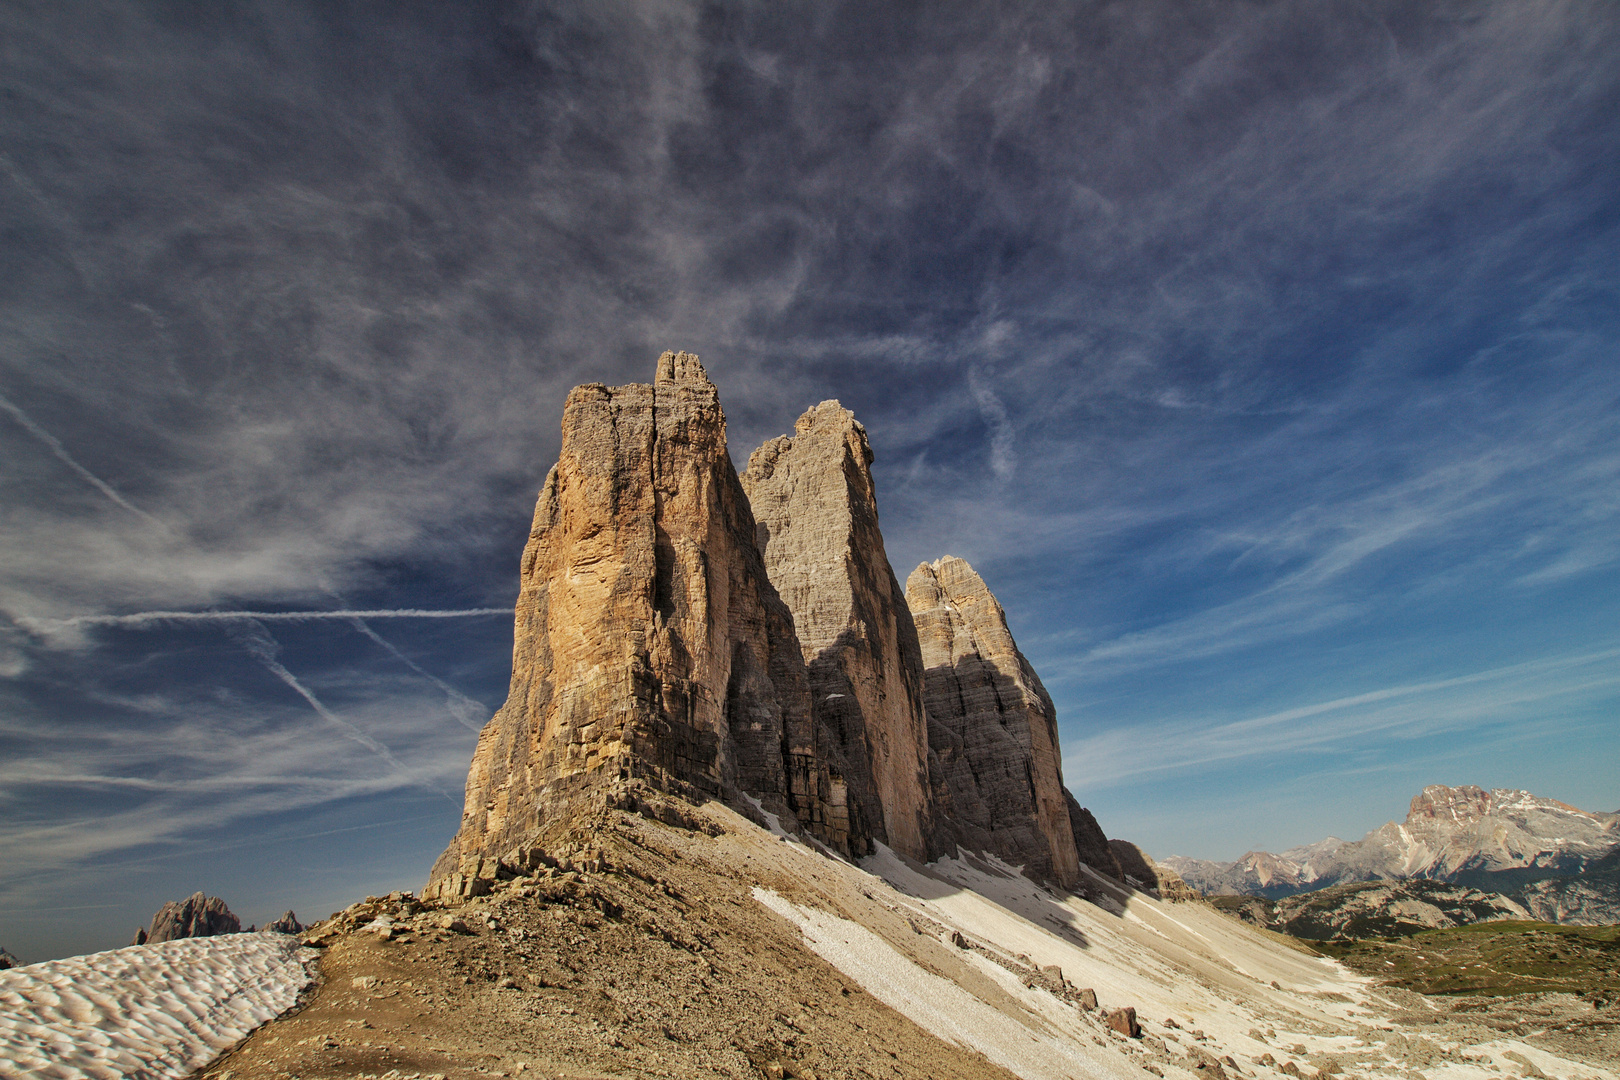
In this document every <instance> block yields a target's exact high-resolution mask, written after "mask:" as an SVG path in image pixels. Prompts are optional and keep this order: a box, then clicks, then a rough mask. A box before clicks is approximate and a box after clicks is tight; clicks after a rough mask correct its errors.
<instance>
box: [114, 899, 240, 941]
mask: <svg viewBox="0 0 1620 1080" xmlns="http://www.w3.org/2000/svg"><path fill="white" fill-rule="evenodd" d="M241 929H242V920H241V919H238V918H237V917H236V916H235V915H232V914H231V909H230V908H228V907H226V906H225V901H223V900H221V899H220V898H219V897H217V896H204V895H203V894H202V893H200V892H196V893H192V894H191V895H190V896H188V897H186V898H185V899H184V900H171V901H169V902H168V903H167V904H164V905H163V906H162V907H160V908H158V911H157V914H156V915H153V916H152V925H151V926H150V927H148V928H147V929H146V930H144V931H139V932H137V933H136V935H135V944H137V945H144V944H148V943H153V944H155V943H157V942H159V941H177V940H179V939H180V938H194V937H216V936H218V935H220V934H235V933H238V932H240V931H241Z"/></svg>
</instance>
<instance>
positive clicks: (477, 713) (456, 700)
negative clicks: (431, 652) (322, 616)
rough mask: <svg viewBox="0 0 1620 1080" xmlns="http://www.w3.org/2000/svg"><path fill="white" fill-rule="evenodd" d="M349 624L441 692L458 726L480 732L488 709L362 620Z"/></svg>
mask: <svg viewBox="0 0 1620 1080" xmlns="http://www.w3.org/2000/svg"><path fill="white" fill-rule="evenodd" d="M350 623H351V624H352V625H353V626H354V628H355V629H356V630H358V631H360V632H361V633H362V634H364V635H366V637H368V638H370V639H371V640H372V641H375V642H376V643H377V644H378V645H381V646H382V647H383V648H384V649H387V650H388V652H389V653H390V654H392V655H393V657H394V658H395V659H396V660H398V661H399V662H400V663H402V664H404V665H405V666H406V667H408V668H410V669H411V670H412V671H414V672H416V673H417V674H418V675H420V676H422V678H424V679H426V680H427V681H428V682H430V683H432V684H433V685H434V686H437V687H438V688H439V689H440V690H442V691H443V692H444V696H445V698H446V699H447V704H448V705H449V708H450V715H451V716H453V717H455V718H456V722H457V723H458V724H460V725H461V726H462V727H464V728H466V729H467V730H468V731H479V730H482V728H483V726H484V725H483V721H484V720H488V719H489V716H488V712H489V710H488V709H486V708H484V706H483V705H481V704H479V703H478V702H476V701H474V700H473V699H472V698H470V697H468V696H467V695H466V694H463V693H462V692H461V691H460V690H457V689H456V688H455V687H453V686H451V685H450V684H449V683H447V682H445V681H444V680H443V679H441V678H439V677H438V676H437V675H435V674H433V673H432V672H431V671H428V670H426V669H425V668H423V667H422V666H421V665H420V664H418V663H417V662H416V661H415V660H412V659H411V658H410V657H408V656H406V655H405V654H404V653H402V652H400V651H399V650H398V649H397V648H395V647H394V643H393V642H391V641H389V640H388V639H387V638H385V637H383V636H382V635H381V634H379V633H377V631H375V630H373V629H372V628H371V627H370V626H368V625H367V624H366V621H365V620H364V619H361V618H355V619H351V620H350Z"/></svg>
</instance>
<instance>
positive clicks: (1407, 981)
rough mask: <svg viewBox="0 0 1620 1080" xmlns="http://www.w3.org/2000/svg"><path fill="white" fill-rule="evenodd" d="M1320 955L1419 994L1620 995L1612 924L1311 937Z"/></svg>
mask: <svg viewBox="0 0 1620 1080" xmlns="http://www.w3.org/2000/svg"><path fill="white" fill-rule="evenodd" d="M1310 944H1311V946H1312V947H1313V948H1314V949H1316V950H1317V951H1318V952H1320V953H1322V954H1323V955H1325V956H1331V957H1333V958H1334V959H1336V960H1340V961H1343V962H1344V963H1345V964H1346V965H1347V966H1349V967H1350V968H1352V969H1353V970H1355V971H1359V972H1361V973H1362V974H1364V975H1371V976H1373V977H1374V978H1376V979H1378V980H1379V981H1380V982H1384V983H1387V984H1389V985H1393V986H1401V987H1405V988H1406V989H1409V990H1416V991H1417V992H1418V993H1421V994H1454V995H1478V996H1482V997H1503V996H1507V995H1511V994H1529V993H1545V992H1551V991H1562V992H1565V993H1571V994H1579V995H1581V996H1583V997H1586V998H1588V999H1589V1000H1592V1001H1596V1002H1608V1001H1612V1000H1614V999H1615V997H1616V996H1617V994H1620V926H1560V925H1558V924H1556V923H1544V922H1489V923H1475V924H1473V925H1470V926H1459V927H1452V928H1450V929H1446V930H1425V931H1423V932H1421V933H1417V934H1411V935H1409V936H1406V937H1400V938H1359V939H1353V940H1349V941H1321V942H1317V941H1313V942H1311V943H1310Z"/></svg>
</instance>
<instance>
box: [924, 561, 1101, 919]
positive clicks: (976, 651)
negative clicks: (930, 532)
mask: <svg viewBox="0 0 1620 1080" xmlns="http://www.w3.org/2000/svg"><path fill="white" fill-rule="evenodd" d="M906 601H907V603H908V604H909V606H910V608H911V613H912V616H913V618H914V619H915V620H916V626H917V636H918V638H919V640H920V642H921V646H922V656H923V666H924V669H925V672H926V675H925V678H926V689H925V691H924V703H925V705H926V707H927V709H928V715H929V718H930V720H931V721H932V724H931V727H930V732H929V738H930V742H931V744H932V746H933V749H934V752H935V755H936V757H937V759H938V761H939V763H940V766H941V768H942V769H943V771H944V777H943V781H944V787H945V789H946V792H945V793H946V796H947V797H948V799H949V803H950V805H949V814H950V817H951V819H952V820H953V821H954V822H955V823H956V825H957V827H958V831H959V835H960V838H961V842H962V843H963V844H965V845H966V846H968V847H980V848H983V849H986V850H989V851H993V852H995V853H996V854H998V855H1000V856H1002V857H1003V858H1005V859H1006V860H1007V861H1009V862H1012V863H1018V864H1022V865H1023V866H1024V867H1025V870H1026V871H1027V872H1028V873H1029V874H1031V875H1032V876H1034V877H1037V878H1042V879H1045V880H1049V881H1053V882H1055V883H1057V884H1058V885H1061V886H1062V887H1064V888H1072V887H1074V885H1075V884H1076V883H1077V882H1078V881H1079V877H1080V865H1079V855H1078V852H1077V849H1076V846H1075V838H1074V832H1073V826H1072V825H1071V821H1070V811H1069V798H1068V796H1067V793H1066V792H1065V791H1064V789H1063V772H1062V765H1061V762H1060V759H1059V755H1058V734H1057V720H1056V712H1055V710H1054V709H1053V708H1052V699H1051V697H1049V696H1048V695H1047V693H1046V688H1045V687H1044V686H1042V685H1041V680H1040V678H1039V677H1037V676H1036V674H1035V670H1034V669H1033V668H1032V667H1030V665H1029V661H1027V660H1025V659H1024V655H1023V654H1022V653H1020V652H1019V651H1018V646H1017V645H1016V643H1014V641H1013V637H1012V632H1011V631H1010V630H1008V628H1007V618H1006V615H1005V613H1003V611H1002V610H1001V605H1000V604H999V603H997V602H996V598H995V597H994V596H992V595H991V594H990V590H989V589H988V588H987V587H986V586H985V584H984V580H983V579H982V578H980V577H979V575H978V574H977V573H975V572H974V570H973V568H972V567H971V566H969V565H968V564H967V563H966V562H964V561H963V560H961V559H958V558H955V557H954V556H946V557H944V558H942V559H939V560H937V561H935V562H933V563H923V564H922V565H921V566H919V567H917V569H916V570H914V571H912V573H911V576H910V578H908V579H907V581H906ZM1088 816H1089V815H1088Z"/></svg>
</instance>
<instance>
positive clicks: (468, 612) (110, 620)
mask: <svg viewBox="0 0 1620 1080" xmlns="http://www.w3.org/2000/svg"><path fill="white" fill-rule="evenodd" d="M510 614H512V612H511V609H510V608H449V609H433V608H368V609H365V610H355V611H137V612H132V613H131V614H128V615H73V616H69V617H68V618H65V619H41V618H31V617H28V616H22V615H18V616H13V617H14V618H15V620H16V622H17V623H18V625H20V626H25V627H28V628H30V629H33V628H38V629H40V630H49V629H52V628H56V627H62V628H72V627H85V626H116V627H122V628H125V629H134V630H139V629H145V628H148V627H153V626H159V625H162V624H164V623H187V622H320V621H324V620H331V619H340V620H342V621H344V622H350V623H353V622H355V621H356V620H359V619H471V618H478V617H481V616H485V615H510ZM357 629H358V627H357ZM367 629H369V628H365V629H362V633H364V632H366V630H367ZM396 655H397V654H396Z"/></svg>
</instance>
